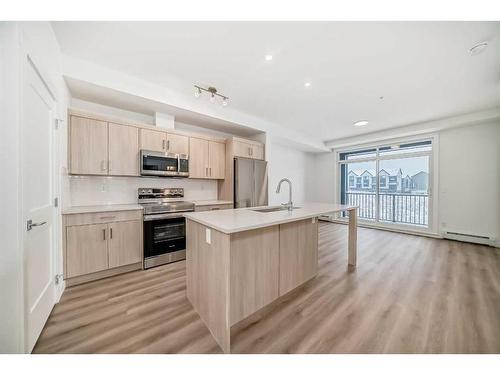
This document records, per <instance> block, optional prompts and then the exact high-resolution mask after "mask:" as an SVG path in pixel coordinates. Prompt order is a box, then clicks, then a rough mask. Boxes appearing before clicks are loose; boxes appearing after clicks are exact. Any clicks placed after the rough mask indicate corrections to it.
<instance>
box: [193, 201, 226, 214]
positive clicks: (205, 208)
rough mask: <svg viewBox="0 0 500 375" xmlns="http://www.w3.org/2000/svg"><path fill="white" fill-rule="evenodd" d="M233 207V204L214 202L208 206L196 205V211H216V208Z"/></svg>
mask: <svg viewBox="0 0 500 375" xmlns="http://www.w3.org/2000/svg"><path fill="white" fill-rule="evenodd" d="M231 208H233V205H232V204H230V203H229V204H212V205H208V206H196V207H195V209H194V210H195V211H196V212H200V211H215V210H228V209H231Z"/></svg>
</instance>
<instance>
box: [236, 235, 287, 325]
mask: <svg viewBox="0 0 500 375" xmlns="http://www.w3.org/2000/svg"><path fill="white" fill-rule="evenodd" d="M230 258H231V262H230V303H231V305H230V317H231V320H230V321H231V325H233V324H235V323H237V322H239V321H240V320H242V319H243V318H246V317H247V316H249V315H251V314H252V313H254V312H255V311H257V310H259V309H260V308H262V307H264V306H266V305H267V304H269V303H271V302H272V301H274V300H275V299H276V298H278V297H279V225H274V226H271V227H266V228H261V229H254V230H249V231H244V232H239V233H234V234H231V251H230Z"/></svg>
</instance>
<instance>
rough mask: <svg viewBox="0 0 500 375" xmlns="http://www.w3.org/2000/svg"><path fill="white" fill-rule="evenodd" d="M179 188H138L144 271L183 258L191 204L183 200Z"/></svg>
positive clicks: (182, 190) (182, 194) (182, 193)
mask: <svg viewBox="0 0 500 375" xmlns="http://www.w3.org/2000/svg"><path fill="white" fill-rule="evenodd" d="M183 197H184V189H182V188H159V189H158V188H140V189H139V199H138V200H139V203H140V204H141V205H142V206H143V207H144V224H143V236H144V268H151V267H154V266H159V265H161V264H166V263H171V262H176V261H178V260H182V259H186V219H185V218H184V216H183V212H190V211H194V204H193V203H191V202H185V201H183V200H182V199H183Z"/></svg>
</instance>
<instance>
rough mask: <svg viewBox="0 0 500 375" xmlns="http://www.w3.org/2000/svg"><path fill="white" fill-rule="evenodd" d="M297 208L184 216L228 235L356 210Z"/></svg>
mask: <svg viewBox="0 0 500 375" xmlns="http://www.w3.org/2000/svg"><path fill="white" fill-rule="evenodd" d="M298 206H299V207H300V208H295V209H293V211H291V212H289V211H286V210H285V211H276V212H256V211H253V210H255V209H258V208H264V207H252V208H238V209H235V210H220V211H204V212H188V213H185V214H184V216H185V217H186V218H188V219H190V220H193V221H196V222H198V223H200V224H203V225H205V226H207V227H210V228H213V229H215V230H218V231H219V232H222V233H226V234H230V233H237V232H243V231H246V230H251V229H257V228H263V227H269V226H272V225H278V224H284V223H289V222H292V221H297V220H302V219H308V218H312V217H316V216H320V215H325V214H329V213H334V212H340V211H345V210H349V209H354V208H356V206H348V205H340V204H326V203H304V204H301V205H298Z"/></svg>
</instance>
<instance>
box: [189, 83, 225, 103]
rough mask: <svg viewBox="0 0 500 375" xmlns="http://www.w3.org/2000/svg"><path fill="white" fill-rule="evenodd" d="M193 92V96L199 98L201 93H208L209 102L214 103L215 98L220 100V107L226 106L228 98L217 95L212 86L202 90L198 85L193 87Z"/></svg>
mask: <svg viewBox="0 0 500 375" xmlns="http://www.w3.org/2000/svg"><path fill="white" fill-rule="evenodd" d="M194 88H195V91H194V96H195V97H197V98H199V97H200V96H201V94H202V93H203V92H208V93H209V94H210V102H211V103H215V100H216V98H217V96H218V97H219V98H222V105H223V106H224V107H225V106H227V104H228V100H229V97H227V96H225V95H222V94H219V93H218V92H217V89H216V88H215V87H213V86H209V87H208V88H203V87H201V86H198V85H194Z"/></svg>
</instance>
